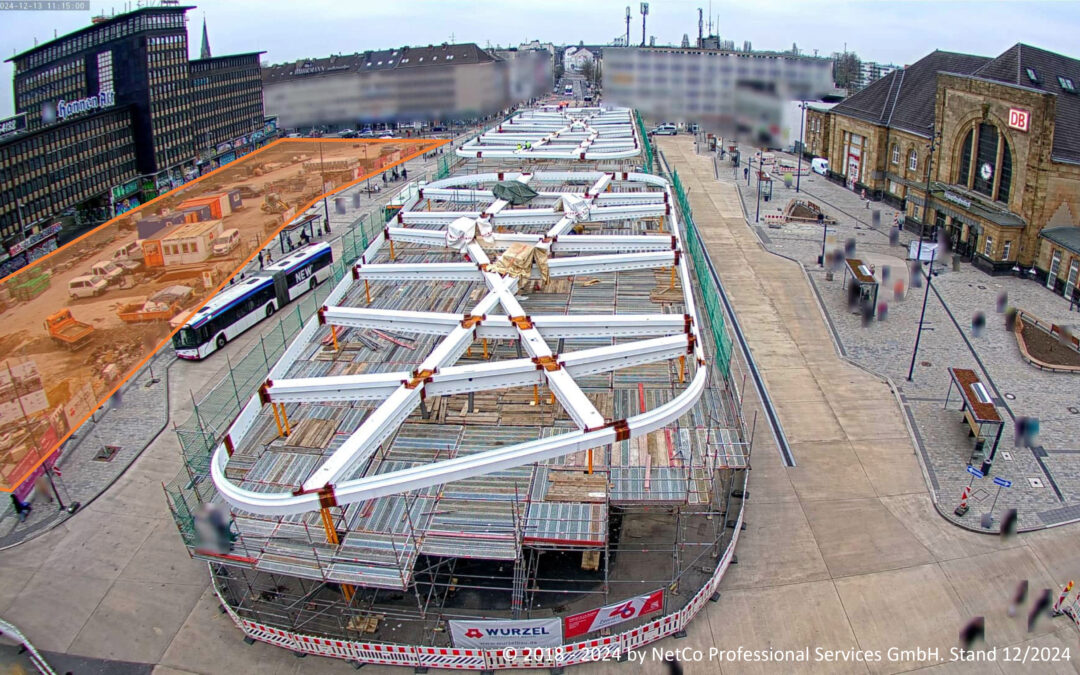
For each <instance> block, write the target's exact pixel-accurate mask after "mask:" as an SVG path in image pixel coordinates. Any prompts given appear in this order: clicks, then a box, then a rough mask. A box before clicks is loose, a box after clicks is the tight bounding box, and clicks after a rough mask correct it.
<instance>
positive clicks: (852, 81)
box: [833, 52, 862, 89]
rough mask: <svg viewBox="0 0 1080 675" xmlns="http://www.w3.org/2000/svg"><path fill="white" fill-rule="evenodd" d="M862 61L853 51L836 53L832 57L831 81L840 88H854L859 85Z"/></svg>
mask: <svg viewBox="0 0 1080 675" xmlns="http://www.w3.org/2000/svg"><path fill="white" fill-rule="evenodd" d="M861 71H862V61H861V60H859V56H858V55H857V54H856V53H855V52H844V53H843V54H837V55H836V57H835V58H834V59H833V81H834V82H836V86H838V87H840V88H841V89H855V88H856V87H858V85H859V80H860V76H861Z"/></svg>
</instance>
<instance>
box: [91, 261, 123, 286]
mask: <svg viewBox="0 0 1080 675" xmlns="http://www.w3.org/2000/svg"><path fill="white" fill-rule="evenodd" d="M90 274H91V275H93V276H97V277H102V278H104V279H105V282H106V283H110V284H112V283H116V282H118V281H119V280H120V277H122V276H124V268H123V267H120V266H119V265H116V264H115V263H113V262H112V261H110V260H99V261H98V262H96V263H94V264H93V265H91V266H90Z"/></svg>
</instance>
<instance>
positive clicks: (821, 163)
mask: <svg viewBox="0 0 1080 675" xmlns="http://www.w3.org/2000/svg"><path fill="white" fill-rule="evenodd" d="M810 170H811V171H813V172H814V173H819V174H821V175H822V176H824V175H827V174H828V173H829V160H827V159H825V158H824V157H815V158H814V159H812V160H810Z"/></svg>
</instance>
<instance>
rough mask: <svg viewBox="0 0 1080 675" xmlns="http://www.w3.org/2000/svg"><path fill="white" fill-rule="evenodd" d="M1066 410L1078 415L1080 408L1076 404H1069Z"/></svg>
mask: <svg viewBox="0 0 1080 675" xmlns="http://www.w3.org/2000/svg"><path fill="white" fill-rule="evenodd" d="M1068 410H1069V412H1071V413H1072V414H1074V415H1080V409H1078V408H1077V407H1076V406H1069V407H1068Z"/></svg>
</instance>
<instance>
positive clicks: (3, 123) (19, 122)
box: [0, 113, 26, 137]
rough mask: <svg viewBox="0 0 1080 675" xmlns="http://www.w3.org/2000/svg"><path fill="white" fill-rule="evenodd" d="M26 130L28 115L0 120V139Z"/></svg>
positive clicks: (23, 114) (21, 114)
mask: <svg viewBox="0 0 1080 675" xmlns="http://www.w3.org/2000/svg"><path fill="white" fill-rule="evenodd" d="M25 128H26V113H20V114H18V115H15V116H14V117H8V118H6V119H2V120H0V137H4V136H7V135H9V134H14V133H15V132H18V131H22V130H23V129H25Z"/></svg>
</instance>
